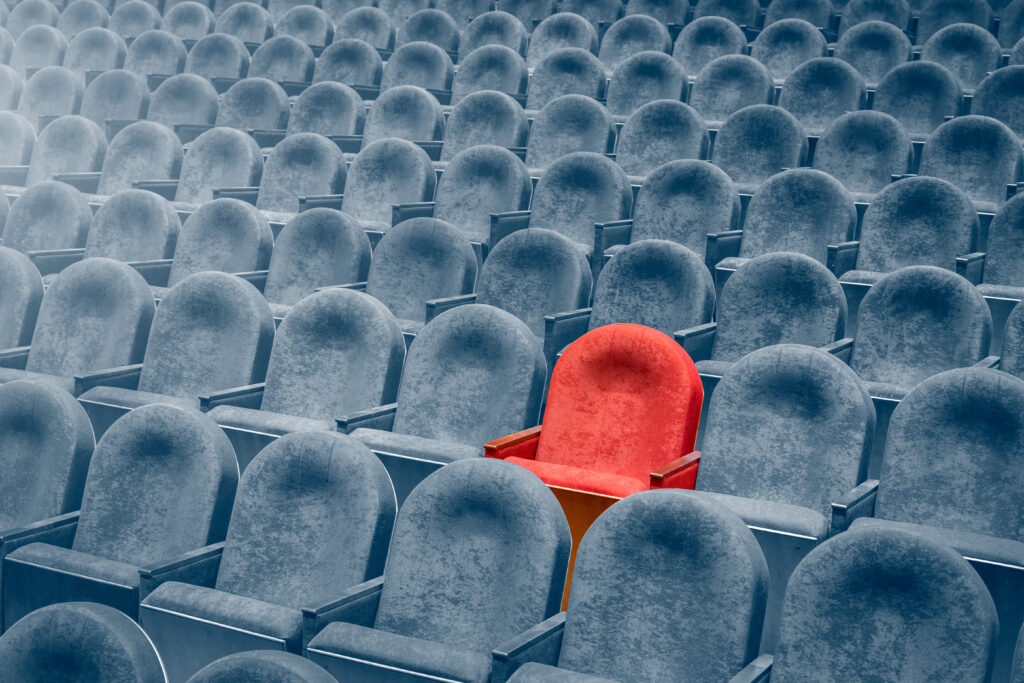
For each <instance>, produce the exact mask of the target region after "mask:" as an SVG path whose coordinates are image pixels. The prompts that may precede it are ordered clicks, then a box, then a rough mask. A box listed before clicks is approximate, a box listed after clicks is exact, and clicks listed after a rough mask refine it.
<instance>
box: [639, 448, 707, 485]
mask: <svg viewBox="0 0 1024 683" xmlns="http://www.w3.org/2000/svg"><path fill="white" fill-rule="evenodd" d="M699 466H700V451H693V452H692V453H687V454H686V455H684V456H683V457H681V458H678V459H676V460H673V461H672V462H670V463H668V464H667V465H665V466H664V467H660V468H658V469H656V470H655V471H653V472H651V488H652V489H692V488H693V487H694V486H695V485H696V483H697V468H698V467H699Z"/></svg>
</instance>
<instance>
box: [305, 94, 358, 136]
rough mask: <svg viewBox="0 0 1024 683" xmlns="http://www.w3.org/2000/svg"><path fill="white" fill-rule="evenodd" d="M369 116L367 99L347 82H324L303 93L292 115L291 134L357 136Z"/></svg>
mask: <svg viewBox="0 0 1024 683" xmlns="http://www.w3.org/2000/svg"><path fill="white" fill-rule="evenodd" d="M365 116H366V113H365V109H364V108H363V98H362V97H360V96H359V93H357V92H356V91H355V90H353V89H352V88H350V87H349V86H347V85H345V84H344V83H335V82H333V81H324V82H320V83H314V84H313V85H311V86H310V87H308V88H306V89H305V90H303V91H302V94H301V95H299V96H298V98H297V99H296V100H295V103H294V104H293V105H292V110H291V113H290V114H289V116H288V128H287V133H288V135H294V134H295V133H318V134H319V135H355V134H357V133H358V132H359V131H360V130H362V125H363V121H364V118H365Z"/></svg>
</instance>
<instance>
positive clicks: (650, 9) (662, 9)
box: [626, 0, 689, 26]
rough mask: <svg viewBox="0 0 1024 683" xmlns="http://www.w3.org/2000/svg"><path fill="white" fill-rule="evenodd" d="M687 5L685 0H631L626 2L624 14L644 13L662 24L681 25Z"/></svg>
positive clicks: (683, 21)
mask: <svg viewBox="0 0 1024 683" xmlns="http://www.w3.org/2000/svg"><path fill="white" fill-rule="evenodd" d="M688 5H689V3H688V2H686V0H631V1H627V2H626V15H627V16H628V15H630V14H646V15H648V16H651V17H654V18H655V19H657V20H658V21H660V22H661V23H663V24H676V25H677V26H681V25H683V24H684V23H685V18H686V11H687V10H688V9H689V7H688Z"/></svg>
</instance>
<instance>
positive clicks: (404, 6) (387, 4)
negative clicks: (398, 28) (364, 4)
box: [378, 0, 430, 25]
mask: <svg viewBox="0 0 1024 683" xmlns="http://www.w3.org/2000/svg"><path fill="white" fill-rule="evenodd" d="M378 4H379V6H380V8H381V9H382V10H383V11H384V12H385V13H386V14H387V16H388V17H391V18H392V20H393V21H394V22H395V23H396V24H397V25H400V24H401V23H402V22H403V21H405V20H406V19H408V18H409V17H411V16H412V15H413V14H415V13H416V12H418V11H419V10H421V9H425V8H427V7H428V6H429V5H430V3H429V2H428V1H427V0H380V2H379V3H378Z"/></svg>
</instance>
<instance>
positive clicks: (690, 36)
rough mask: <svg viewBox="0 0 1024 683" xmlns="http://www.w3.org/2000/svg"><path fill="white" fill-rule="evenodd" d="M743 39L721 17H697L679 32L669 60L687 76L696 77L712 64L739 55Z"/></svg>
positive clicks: (741, 31)
mask: <svg viewBox="0 0 1024 683" xmlns="http://www.w3.org/2000/svg"><path fill="white" fill-rule="evenodd" d="M746 45H747V37H746V36H745V35H744V34H743V29H741V28H740V27H739V26H737V25H736V24H734V23H732V22H731V21H729V20H728V19H726V18H725V17H700V18H698V19H694V20H693V21H691V22H690V23H688V24H687V25H686V26H684V27H683V30H682V31H680V32H679V35H678V36H677V37H676V42H675V45H673V47H672V56H673V57H675V59H676V61H678V62H679V63H680V64H682V65H683V68H684V69H685V70H686V75H687V76H696V75H697V74H699V73H700V72H701V70H702V69H703V68H704V67H705V66H707V65H708V64H710V63H711V62H712V61H713V60H715V59H718V58H719V57H724V56H725V55H738V54H742V52H743V48H744V47H746Z"/></svg>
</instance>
